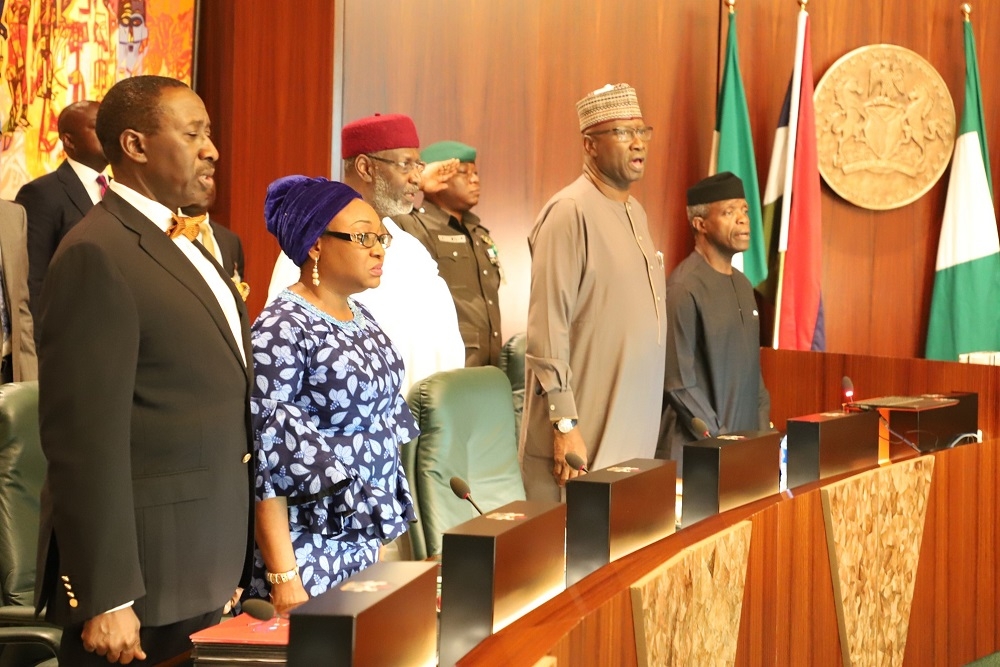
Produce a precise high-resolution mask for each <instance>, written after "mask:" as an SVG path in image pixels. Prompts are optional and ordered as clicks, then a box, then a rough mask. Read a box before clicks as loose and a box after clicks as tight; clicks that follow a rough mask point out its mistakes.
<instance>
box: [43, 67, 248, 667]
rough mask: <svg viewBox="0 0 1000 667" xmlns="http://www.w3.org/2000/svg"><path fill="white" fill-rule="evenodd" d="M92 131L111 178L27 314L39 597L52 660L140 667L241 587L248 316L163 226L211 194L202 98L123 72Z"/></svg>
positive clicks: (174, 646)
mask: <svg viewBox="0 0 1000 667" xmlns="http://www.w3.org/2000/svg"><path fill="white" fill-rule="evenodd" d="M97 133H98V136H99V137H100V138H101V143H102V145H103V146H104V150H105V153H106V154H107V156H108V159H109V160H110V162H111V165H112V168H113V169H114V174H115V180H114V181H113V182H112V183H111V185H110V188H109V191H108V193H107V194H106V195H105V197H104V199H103V200H102V201H101V203H100V204H98V205H97V206H95V207H94V208H93V209H92V210H91V211H90V213H88V214H87V216H86V217H85V218H84V219H83V220H82V221H81V222H80V223H79V224H78V225H77V226H76V227H74V228H73V229H72V230H71V231H70V233H69V234H68V235H67V236H66V238H65V239H63V242H62V243H61V244H60V246H59V248H58V250H57V251H56V254H55V256H54V257H53V259H52V264H51V265H50V267H49V272H48V276H47V277H46V280H45V286H44V289H43V290H42V300H41V304H40V312H41V318H42V321H41V328H42V332H41V346H40V348H39V360H40V367H39V417H40V425H41V442H42V449H43V451H44V453H45V457H46V459H47V462H48V467H47V474H46V481H45V487H44V488H43V491H42V525H41V530H40V535H39V554H38V556H39V558H38V569H37V571H38V573H39V576H38V578H37V584H36V598H37V599H36V604H37V606H38V607H39V609H40V608H41V607H42V606H43V605H45V606H46V607H47V613H46V617H47V618H48V619H49V620H50V621H52V622H55V623H57V624H59V625H62V626H64V629H63V634H62V646H61V648H60V655H59V662H60V664H65V665H79V666H82V667H86V666H87V665H106V664H107V662H106V660H107V661H109V662H121V663H123V664H127V663H129V662H130V661H132V660H133V659H138V660H147V661H148V662H147V664H151V665H152V664H158V663H159V662H161V661H163V660H165V659H169V658H171V657H173V656H176V655H178V654H181V653H183V652H185V651H187V650H189V649H190V641H189V639H188V635H190V634H191V633H192V632H196V631H198V630H200V629H203V628H205V627H207V626H209V625H212V624H214V623H216V622H218V620H219V618H220V616H221V613H222V608H223V606H224V605H225V603H226V602H227V600H230V599H231V598H232V596H233V591H234V589H235V588H236V587H237V585H238V584H239V583H241V581H243V580H246V579H248V576H249V566H250V563H251V561H250V557H251V547H252V540H251V537H252V534H253V533H252V524H251V521H250V519H251V516H252V513H251V512H250V508H251V503H252V499H251V498H252V496H251V493H252V484H251V471H250V469H249V468H248V465H247V463H248V462H249V461H250V458H251V456H250V452H251V441H250V437H249V433H250V430H249V429H250V426H249V424H250V409H249V398H250V387H251V383H252V376H253V371H252V367H251V366H250V365H249V363H248V362H249V352H250V339H249V326H248V324H249V323H248V321H247V312H246V309H245V307H244V305H243V301H242V299H241V298H240V297H239V295H238V294H237V293H236V291H235V288H234V285H233V282H232V280H230V277H229V276H227V275H225V274H224V273H223V272H222V270H221V267H219V265H218V263H217V262H215V261H214V260H213V259H212V258H211V257H210V256H209V255H208V254H207V253H206V252H205V251H204V248H203V247H202V246H201V245H200V244H197V243H193V241H192V239H193V236H194V234H192V235H190V236H189V235H188V233H189V232H191V231H194V233H195V234H196V233H197V230H196V229H194V230H191V229H188V228H187V226H186V225H185V224H184V221H183V219H179V218H178V219H175V220H172V219H173V218H174V215H173V214H174V213H176V212H177V211H178V210H179V209H180V208H182V207H186V206H204V207H207V205H208V199H209V196H210V193H211V191H212V189H213V188H214V180H213V174H214V171H215V161H216V160H217V159H218V152H217V151H216V149H215V146H214V145H213V144H212V140H211V138H210V121H209V118H208V113H207V112H206V111H205V106H204V104H203V103H202V101H201V98H199V97H198V96H197V95H196V94H195V93H194V92H193V91H192V90H191V89H190V88H188V87H187V86H185V85H184V84H183V83H181V82H180V81H176V80H174V79H168V78H165V77H159V76H138V77H132V78H128V79H124V80H122V81H120V82H118V83H117V84H115V85H114V86H113V87H112V88H111V90H109V91H108V93H107V95H106V97H105V98H104V101H103V102H102V104H101V109H100V112H99V114H98V117H97ZM102 656H106V658H105V657H102Z"/></svg>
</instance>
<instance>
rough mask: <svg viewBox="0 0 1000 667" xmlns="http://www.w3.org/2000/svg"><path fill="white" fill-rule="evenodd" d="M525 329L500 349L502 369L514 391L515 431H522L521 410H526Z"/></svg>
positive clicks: (516, 432) (526, 337)
mask: <svg viewBox="0 0 1000 667" xmlns="http://www.w3.org/2000/svg"><path fill="white" fill-rule="evenodd" d="M527 339H528V336H527V334H525V333H524V332H523V331H522V332H521V333H516V334H514V335H513V336H511V337H510V338H509V339H507V342H506V343H504V346H503V348H502V349H501V350H500V370H502V371H503V372H504V373H506V374H507V379H508V380H510V388H511V390H512V391H513V393H514V433H515V434H519V433H520V432H521V412H522V411H523V410H524V343H525V341H526V340H527Z"/></svg>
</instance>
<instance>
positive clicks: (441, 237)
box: [438, 234, 465, 243]
mask: <svg viewBox="0 0 1000 667" xmlns="http://www.w3.org/2000/svg"><path fill="white" fill-rule="evenodd" d="M438 241H440V242H441V243H465V236H464V235H462V234H455V235H454V236H448V235H446V234H438Z"/></svg>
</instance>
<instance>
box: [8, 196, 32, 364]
mask: <svg viewBox="0 0 1000 667" xmlns="http://www.w3.org/2000/svg"><path fill="white" fill-rule="evenodd" d="M26 226H27V224H26V222H25V216H24V209H23V208H21V207H20V206H18V205H17V204H12V203H10V202H9V201H3V200H0V267H2V270H3V283H0V285H2V287H3V309H4V312H3V313H0V318H3V319H5V326H4V327H3V328H4V332H3V334H4V335H3V359H2V361H0V380H2V381H3V382H22V381H24V380H37V379H38V359H37V358H36V357H35V336H34V324H33V322H32V319H31V312H30V311H29V310H28V256H27V253H26V252H25V249H24V248H25V245H24V235H25V228H26Z"/></svg>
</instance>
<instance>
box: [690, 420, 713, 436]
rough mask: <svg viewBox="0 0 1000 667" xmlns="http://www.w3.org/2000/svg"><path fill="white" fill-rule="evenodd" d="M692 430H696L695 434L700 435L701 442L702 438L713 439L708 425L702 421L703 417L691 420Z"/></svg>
mask: <svg viewBox="0 0 1000 667" xmlns="http://www.w3.org/2000/svg"><path fill="white" fill-rule="evenodd" d="M691 428H692V429H694V432H695V433H697V434H698V439H699V440H700V439H702V438H711V437H712V432H711V431H710V430H709V428H708V424H706V423H705V420H704V419H702V418H701V417H695V418H694V419H692V420H691Z"/></svg>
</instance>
